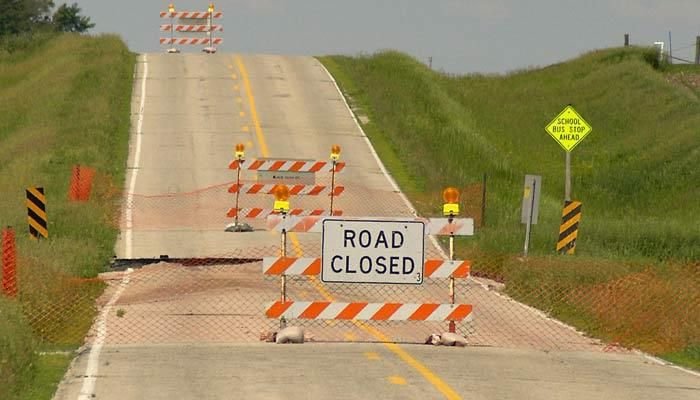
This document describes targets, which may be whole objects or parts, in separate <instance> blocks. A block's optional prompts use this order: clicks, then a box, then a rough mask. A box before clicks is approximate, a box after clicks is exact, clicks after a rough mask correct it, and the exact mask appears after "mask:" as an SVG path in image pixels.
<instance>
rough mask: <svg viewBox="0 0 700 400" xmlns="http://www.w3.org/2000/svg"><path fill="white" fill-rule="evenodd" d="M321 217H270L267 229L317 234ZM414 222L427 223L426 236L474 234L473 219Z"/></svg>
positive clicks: (321, 220) (402, 219) (373, 219)
mask: <svg viewBox="0 0 700 400" xmlns="http://www.w3.org/2000/svg"><path fill="white" fill-rule="evenodd" d="M318 217H322V216H321V215H319V216H317V217H306V218H290V217H287V218H285V219H282V217H280V216H278V215H270V216H268V217H267V229H268V230H270V231H281V230H282V229H284V230H286V231H287V232H315V233H320V232H321V231H322V229H323V218H318ZM344 219H347V220H350V221H352V220H363V219H365V220H372V221H406V220H407V219H406V218H385V217H362V218H360V217H346V218H344ZM409 219H410V220H413V221H421V222H423V223H425V234H426V235H436V236H443V235H450V234H453V235H455V236H471V235H473V234H474V220H473V219H472V218H454V219H452V221H451V222H450V221H449V220H448V219H447V218H429V219H425V218H409Z"/></svg>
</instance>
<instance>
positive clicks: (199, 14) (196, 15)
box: [160, 11, 224, 19]
mask: <svg viewBox="0 0 700 400" xmlns="http://www.w3.org/2000/svg"><path fill="white" fill-rule="evenodd" d="M209 14H211V17H212V18H214V19H216V18H221V17H223V16H224V13H223V12H221V11H214V12H213V13H209V12H207V11H178V12H173V13H171V12H167V11H161V12H160V17H161V18H180V19H204V18H209Z"/></svg>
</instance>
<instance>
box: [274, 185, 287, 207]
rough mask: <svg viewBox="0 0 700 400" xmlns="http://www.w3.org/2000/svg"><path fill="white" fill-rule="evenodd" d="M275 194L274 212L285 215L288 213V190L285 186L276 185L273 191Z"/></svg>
mask: <svg viewBox="0 0 700 400" xmlns="http://www.w3.org/2000/svg"><path fill="white" fill-rule="evenodd" d="M274 194H275V206H274V209H275V211H278V212H282V213H286V212H289V188H288V187H287V185H282V184H280V185H277V186H275V189H274Z"/></svg>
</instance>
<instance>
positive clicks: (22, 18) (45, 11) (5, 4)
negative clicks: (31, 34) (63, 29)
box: [0, 0, 54, 36]
mask: <svg viewBox="0 0 700 400" xmlns="http://www.w3.org/2000/svg"><path fill="white" fill-rule="evenodd" d="M53 5H54V4H53V1H52V0H0V36H2V35H8V34H17V33H22V32H28V31H31V30H32V29H34V28H35V27H37V26H40V25H46V24H47V23H49V22H50V18H49V16H50V11H51V8H53Z"/></svg>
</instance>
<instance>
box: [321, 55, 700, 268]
mask: <svg viewBox="0 0 700 400" xmlns="http://www.w3.org/2000/svg"><path fill="white" fill-rule="evenodd" d="M645 51H646V50H643V49H638V48H628V49H611V50H602V51H596V52H593V53H590V54H586V55H584V56H582V57H580V58H578V59H575V60H572V61H570V62H566V63H561V64H557V65H552V66H549V67H546V68H542V69H536V70H525V71H518V72H514V73H511V74H509V75H506V76H488V75H466V76H451V75H446V74H442V73H438V72H435V71H431V70H429V69H428V68H427V67H426V66H425V65H423V64H421V63H419V62H417V61H416V60H415V59H413V58H411V57H409V56H407V55H404V54H401V53H397V52H382V53H378V54H376V55H373V56H363V57H356V58H351V57H326V58H323V59H322V60H323V62H324V63H326V65H327V66H328V67H329V69H330V70H331V71H332V73H333V74H334V75H336V77H337V78H338V79H339V81H340V83H341V84H343V88H344V90H345V91H346V93H347V94H348V95H349V96H350V97H351V98H353V99H354V100H355V104H354V105H355V107H356V109H357V110H356V111H357V112H358V113H360V114H366V115H367V116H368V117H369V120H370V122H369V123H368V124H366V125H367V126H366V128H367V130H368V135H370V136H372V139H377V140H379V141H380V143H379V147H380V150H384V153H385V155H386V157H384V158H385V159H389V162H390V164H391V160H394V161H396V162H397V164H399V165H400V168H393V170H394V171H395V174H396V175H398V178H399V180H400V181H401V182H400V183H401V186H402V188H404V189H406V190H407V191H409V192H418V193H432V194H434V193H438V192H439V191H440V190H441V189H442V188H443V187H445V186H448V185H456V186H460V185H461V186H464V185H467V184H470V183H473V182H480V181H481V179H482V175H483V174H484V173H485V174H487V176H488V197H487V211H486V212H487V223H486V226H485V228H484V229H481V230H480V231H479V234H478V236H477V238H476V240H477V241H478V244H479V246H481V247H485V248H491V249H498V250H501V251H506V252H517V251H519V250H520V249H521V248H522V243H523V229H522V227H521V225H520V201H521V200H520V199H521V196H522V186H523V180H524V176H525V174H537V175H542V176H543V198H542V201H541V213H540V216H541V221H540V223H539V224H538V225H537V226H536V227H535V228H534V232H533V249H534V251H535V252H536V253H538V252H539V253H541V254H546V253H550V252H551V250H552V248H553V246H554V243H555V241H556V238H557V234H558V224H559V223H560V220H561V208H562V205H563V199H564V151H563V150H562V149H561V148H560V147H559V145H558V144H557V143H556V142H555V141H554V140H553V139H552V138H551V137H550V136H549V135H548V134H547V133H546V132H545V130H544V127H545V125H547V123H549V122H550V121H551V120H552V119H553V118H554V117H556V116H557V114H558V113H559V111H561V109H563V107H564V106H566V105H567V104H572V105H573V106H574V107H575V108H576V109H577V111H579V113H581V114H582V116H583V117H584V118H585V119H586V120H587V121H588V122H589V123H590V124H591V125H592V126H593V132H592V133H591V134H589V135H588V136H587V138H586V139H585V140H584V141H583V142H582V143H581V144H579V146H578V147H577V148H576V149H575V150H574V151H573V153H572V160H573V162H572V170H573V177H572V187H573V193H572V195H573V196H572V197H573V198H574V199H577V200H580V201H582V202H583V220H582V223H581V228H580V236H579V242H578V248H577V251H578V252H579V254H582V255H593V256H601V255H602V256H612V257H620V256H621V257H652V258H656V259H698V258H700V229H698V226H699V225H700V201H697V199H698V198H700V128H699V127H700V101H699V100H698V95H700V91H698V88H697V87H693V86H691V85H688V86H686V85H684V84H682V83H679V81H678V80H674V79H670V78H669V74H668V73H664V72H662V71H659V70H657V69H655V68H654V67H653V66H652V65H651V64H650V63H649V62H647V61H646V60H645V56H647V54H646V53H645ZM373 134H374V135H373ZM380 136H381V137H380ZM382 143H383V144H384V146H383V145H382ZM387 153H391V154H387ZM398 170H400V171H398ZM434 200H435V201H434V204H432V206H433V208H434V209H433V212H435V211H438V208H437V207H438V206H439V203H440V201H439V199H438V198H437V197H435V199H434ZM471 200H473V199H469V198H468V199H466V201H467V202H469V201H471ZM418 203H419V204H420V203H421V202H420V201H418ZM426 211H428V210H426Z"/></svg>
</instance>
